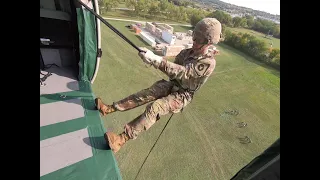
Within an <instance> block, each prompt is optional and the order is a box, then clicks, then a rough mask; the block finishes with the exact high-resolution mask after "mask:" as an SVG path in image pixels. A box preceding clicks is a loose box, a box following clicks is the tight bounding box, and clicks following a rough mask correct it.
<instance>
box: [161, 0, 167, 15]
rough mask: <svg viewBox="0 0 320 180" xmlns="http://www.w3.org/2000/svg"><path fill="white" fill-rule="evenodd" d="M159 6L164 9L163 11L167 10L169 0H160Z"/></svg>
mask: <svg viewBox="0 0 320 180" xmlns="http://www.w3.org/2000/svg"><path fill="white" fill-rule="evenodd" d="M159 6H160V11H163V12H165V11H167V8H168V6H169V2H168V0H160V4H159Z"/></svg>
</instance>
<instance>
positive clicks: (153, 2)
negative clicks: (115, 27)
mask: <svg viewBox="0 0 320 180" xmlns="http://www.w3.org/2000/svg"><path fill="white" fill-rule="evenodd" d="M120 1H121V0H100V1H99V3H100V4H101V5H102V6H103V7H104V10H105V11H108V10H110V9H111V8H113V7H117V6H118V4H119V2H120ZM122 1H124V2H125V4H126V7H128V8H132V9H134V10H133V11H132V13H133V15H136V16H140V17H141V16H146V15H148V16H151V17H155V18H158V19H159V18H160V17H162V18H165V19H167V20H175V21H180V22H187V21H189V22H190V24H191V25H192V26H195V24H196V23H198V22H199V21H200V20H201V19H203V18H205V17H214V18H216V19H218V20H219V21H220V22H221V23H222V26H223V27H222V30H223V32H222V34H223V37H224V43H225V44H227V45H229V46H232V47H234V48H236V49H238V50H240V51H242V52H244V53H246V54H248V55H250V56H252V57H254V58H256V59H257V60H260V61H262V62H265V63H267V64H270V65H272V66H274V67H275V68H280V49H277V48H274V49H272V48H268V45H267V44H266V43H265V42H264V41H262V40H259V39H257V38H256V37H255V36H252V35H249V34H243V33H238V34H237V33H233V32H231V31H230V30H227V28H226V27H227V26H228V27H243V28H249V29H253V30H255V31H259V32H262V33H265V34H269V35H273V36H274V37H278V38H280V26H279V25H276V24H275V23H273V22H272V21H267V20H263V19H254V18H253V17H252V16H249V15H246V16H244V17H234V18H232V17H231V15H229V14H227V13H225V12H223V11H219V10H217V11H214V12H209V11H205V10H202V9H198V8H190V6H189V4H187V5H186V4H184V5H180V6H178V5H175V2H176V1H172V0H170V2H169V1H168V0H138V1H137V0H122ZM183 2H188V1H183ZM182 4H183V3H182ZM101 5H100V6H101Z"/></svg>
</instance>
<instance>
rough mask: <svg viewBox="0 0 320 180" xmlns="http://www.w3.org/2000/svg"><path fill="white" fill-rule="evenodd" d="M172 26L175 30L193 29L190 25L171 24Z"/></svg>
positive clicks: (185, 30)
mask: <svg viewBox="0 0 320 180" xmlns="http://www.w3.org/2000/svg"><path fill="white" fill-rule="evenodd" d="M172 27H173V29H174V31H175V32H187V31H188V30H193V28H192V27H188V26H177V25H173V26H172Z"/></svg>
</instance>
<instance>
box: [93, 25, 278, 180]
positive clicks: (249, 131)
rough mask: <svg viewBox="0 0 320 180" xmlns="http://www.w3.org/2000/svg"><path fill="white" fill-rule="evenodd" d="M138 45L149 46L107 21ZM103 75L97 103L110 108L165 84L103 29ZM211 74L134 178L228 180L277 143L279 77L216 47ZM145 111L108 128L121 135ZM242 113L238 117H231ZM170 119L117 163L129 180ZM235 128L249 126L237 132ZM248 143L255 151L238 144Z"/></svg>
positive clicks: (119, 117)
mask: <svg viewBox="0 0 320 180" xmlns="http://www.w3.org/2000/svg"><path fill="white" fill-rule="evenodd" d="M110 23H111V24H112V25H114V26H115V27H116V28H117V29H118V30H119V31H121V32H122V33H124V34H125V35H126V36H127V37H128V38H129V39H130V40H132V41H133V42H134V43H136V44H137V45H138V46H143V45H144V43H143V42H141V41H140V39H139V38H137V37H136V36H135V35H134V33H133V32H130V31H129V30H128V29H127V28H125V27H124V26H125V25H126V24H127V22H119V21H110ZM101 32H102V50H103V56H102V58H101V62H100V67H99V73H98V76H97V78H96V81H95V83H94V84H93V90H94V93H95V95H96V96H100V97H101V98H102V99H103V100H104V102H106V103H109V104H110V103H112V102H113V101H117V100H120V99H121V98H124V97H126V96H128V95H130V94H132V93H135V92H137V91H139V90H141V89H143V88H147V87H149V86H150V85H151V84H153V83H154V82H155V81H157V80H160V79H162V78H165V79H167V78H166V77H165V76H164V75H163V74H161V72H160V71H158V70H155V69H154V68H152V67H150V68H146V67H145V66H144V64H143V63H142V61H141V59H140V58H139V57H138V55H137V51H136V50H135V49H134V48H132V47H131V46H130V45H128V44H127V43H126V42H125V41H124V40H122V39H120V38H119V37H118V36H117V35H115V33H113V32H111V31H110V30H109V29H108V28H107V27H105V26H102V31H101ZM218 49H219V50H220V51H221V55H220V56H218V57H217V58H216V60H217V66H216V69H215V71H214V74H213V75H212V76H211V77H210V79H209V80H208V81H207V83H206V84H205V85H204V86H203V87H202V88H201V89H200V90H199V91H198V92H197V94H196V95H195V97H194V100H193V102H192V103H191V104H190V105H188V106H187V107H186V108H185V109H184V111H183V112H182V113H178V114H175V115H174V116H173V117H172V120H171V121H170V123H169V124H168V126H167V128H166V129H165V131H164V132H163V134H162V136H161V137H160V139H159V141H158V143H157V144H156V146H155V147H154V149H153V151H152V152H151V154H150V155H149V158H148V160H147V161H146V163H145V164H144V166H143V168H142V170H141V172H140V175H139V177H138V178H137V179H148V180H149V179H152V180H162V179H170V180H171V179H175V180H177V179H178V180H179V179H181V180H185V179H215V180H226V179H230V178H231V177H232V176H233V175H234V174H235V173H236V172H237V171H238V170H240V169H241V168H242V167H243V166H244V165H246V164H247V163H249V162H250V161H251V160H252V159H253V158H254V157H256V156H257V155H259V154H260V153H261V152H262V151H263V150H265V149H266V148H267V147H268V146H269V145H271V144H272V143H273V142H274V141H275V140H276V139H277V138H278V137H280V100H279V99H280V73H279V71H276V70H273V69H271V68H267V67H265V66H264V65H262V64H258V62H257V61H256V60H253V59H251V58H250V57H248V56H246V55H244V54H243V53H241V52H239V51H237V50H235V49H233V48H230V47H228V46H225V45H223V44H222V45H218ZM144 108H145V106H141V107H138V108H136V109H133V110H130V111H126V112H116V113H113V114H110V115H108V116H106V117H103V121H104V124H105V127H106V128H107V129H112V130H113V131H115V132H117V133H120V132H122V131H123V127H124V125H125V123H127V122H129V121H131V120H132V119H134V118H135V117H137V116H138V115H139V114H141V113H142V112H143V111H144ZM230 110H238V111H239V115H238V116H231V115H228V114H227V113H226V111H230ZM169 116H170V115H166V116H164V117H161V120H159V121H158V122H157V123H156V124H155V125H154V126H153V127H151V128H150V129H149V130H148V131H146V132H143V133H141V135H140V136H139V137H138V138H137V139H136V140H131V141H129V142H128V143H127V144H126V145H125V146H124V147H123V148H122V149H121V150H120V151H119V152H118V153H117V154H116V155H115V156H116V159H117V161H118V165H119V168H120V170H121V174H122V176H123V179H124V180H132V179H134V177H135V176H136V174H137V172H138V170H139V168H140V166H141V164H142V163H143V161H144V159H145V157H146V156H147V154H148V152H149V150H150V149H151V147H152V146H153V144H154V142H155V140H156V139H157V137H158V135H159V134H160V132H161V130H162V129H163V127H164V125H165V123H166V122H167V120H168V118H169ZM238 122H246V123H247V124H248V125H247V127H245V128H238V127H237V123H238ZM243 136H249V137H250V138H251V140H252V143H250V144H241V143H239V141H238V139H237V137H243Z"/></svg>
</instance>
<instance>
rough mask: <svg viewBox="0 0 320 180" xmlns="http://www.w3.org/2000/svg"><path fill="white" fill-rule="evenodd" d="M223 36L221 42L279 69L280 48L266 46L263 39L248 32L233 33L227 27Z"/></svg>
mask: <svg viewBox="0 0 320 180" xmlns="http://www.w3.org/2000/svg"><path fill="white" fill-rule="evenodd" d="M223 29H225V28H223ZM223 38H224V40H223V43H225V44H227V45H229V46H231V47H234V48H235V49H238V50H240V51H242V52H244V53H246V54H247V55H249V56H251V57H254V58H255V59H256V60H259V61H262V62H264V63H266V64H269V65H271V66H273V67H274V68H276V69H280V49H278V48H268V47H267V44H266V43H265V42H264V41H263V40H259V39H258V38H256V37H255V36H253V35H250V34H248V33H234V32H231V31H230V30H228V29H227V30H224V31H223Z"/></svg>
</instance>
